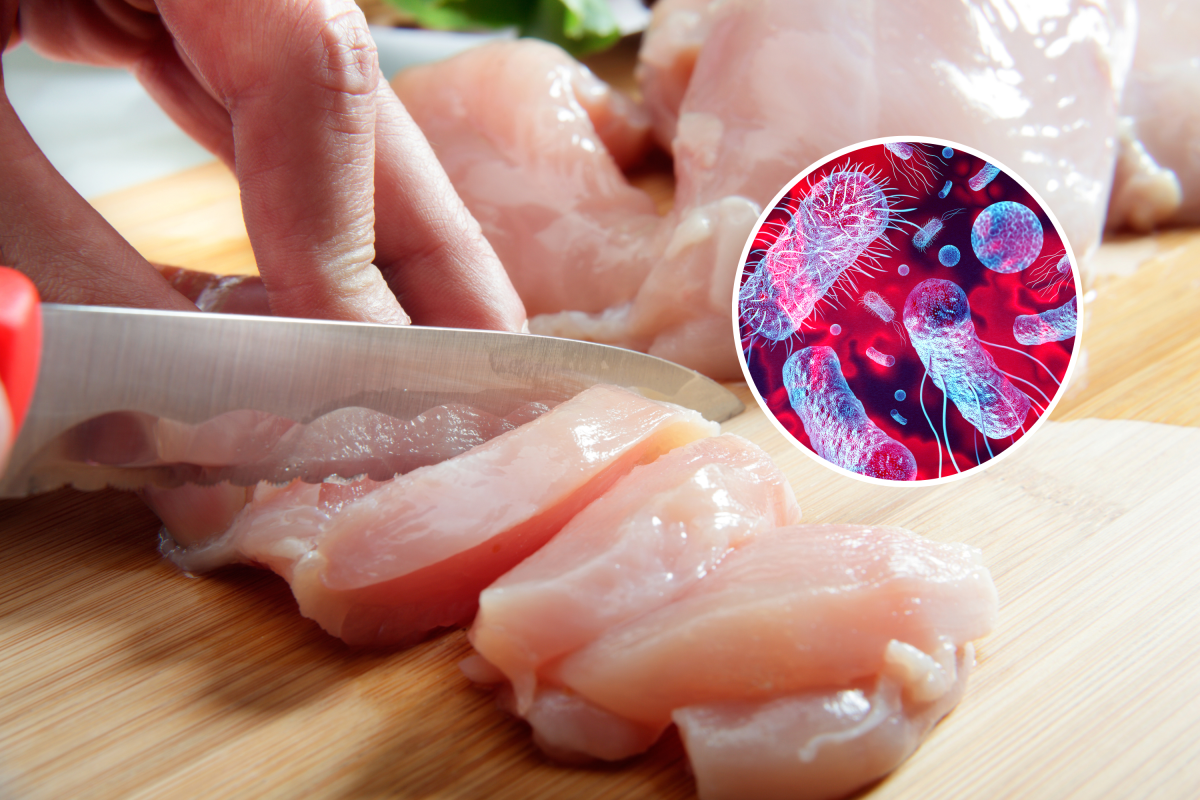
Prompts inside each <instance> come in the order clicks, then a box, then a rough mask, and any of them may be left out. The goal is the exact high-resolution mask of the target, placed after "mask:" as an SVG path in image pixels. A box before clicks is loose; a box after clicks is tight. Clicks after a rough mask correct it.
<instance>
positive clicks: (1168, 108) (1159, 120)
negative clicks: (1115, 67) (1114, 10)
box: [1111, 0, 1200, 231]
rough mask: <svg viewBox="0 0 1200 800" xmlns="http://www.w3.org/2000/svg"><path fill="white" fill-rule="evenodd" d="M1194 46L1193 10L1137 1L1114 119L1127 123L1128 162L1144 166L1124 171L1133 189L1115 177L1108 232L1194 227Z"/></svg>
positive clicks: (1197, 166) (1199, 137)
mask: <svg viewBox="0 0 1200 800" xmlns="http://www.w3.org/2000/svg"><path fill="white" fill-rule="evenodd" d="M1198 40H1200V6H1198V5H1197V4H1196V3H1186V2H1178V0H1140V1H1139V3H1138V33H1137V51H1136V53H1135V55H1134V60H1133V70H1132V71H1131V72H1130V75H1129V83H1128V85H1127V87H1126V89H1125V96H1124V98H1123V100H1122V104H1121V113H1122V114H1126V115H1128V116H1129V117H1130V118H1131V124H1132V130H1131V132H1130V133H1131V142H1130V144H1129V147H1130V150H1131V153H1130V156H1128V157H1127V158H1128V159H1129V160H1134V161H1142V162H1143V164H1142V165H1141V168H1140V169H1138V168H1133V167H1126V170H1125V171H1126V173H1127V174H1129V175H1130V176H1131V183H1132V185H1128V184H1126V183H1124V182H1123V181H1121V180H1120V179H1121V178H1123V177H1124V176H1122V175H1118V180H1119V182H1121V183H1122V186H1120V187H1114V192H1113V209H1112V212H1111V214H1112V216H1113V219H1112V220H1111V224H1112V227H1117V226H1118V225H1120V224H1128V225H1130V226H1131V227H1134V228H1135V229H1138V230H1143V231H1145V230H1149V229H1150V228H1151V227H1154V226H1155V225H1158V224H1162V223H1164V222H1172V223H1183V224H1187V225H1195V224H1197V223H1200V49H1198V45H1197V41H1198ZM1156 166H1157V167H1159V168H1161V169H1163V170H1169V171H1170V173H1173V176H1174V177H1175V178H1176V179H1177V183H1176V184H1175V185H1172V184H1171V182H1170V181H1169V180H1167V179H1166V178H1165V176H1163V175H1161V174H1157V173H1155V171H1154V168H1155V167H1156ZM1119 189H1125V191H1124V192H1122V191H1119ZM1172 190H1174V192H1175V194H1174V195H1172V194H1171V193H1172ZM1180 190H1182V192H1181V193H1180ZM1126 194H1128V195H1129V196H1124V195H1126ZM1172 200H1174V204H1172V203H1171V201H1172Z"/></svg>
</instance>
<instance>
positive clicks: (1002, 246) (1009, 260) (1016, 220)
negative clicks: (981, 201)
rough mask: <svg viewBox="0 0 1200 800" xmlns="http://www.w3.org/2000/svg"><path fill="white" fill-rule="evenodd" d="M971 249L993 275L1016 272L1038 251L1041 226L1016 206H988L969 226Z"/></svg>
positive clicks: (1004, 202)
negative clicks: (994, 273) (995, 273)
mask: <svg viewBox="0 0 1200 800" xmlns="http://www.w3.org/2000/svg"><path fill="white" fill-rule="evenodd" d="M971 249H972V250H974V251H975V255H976V256H977V257H978V258H979V261H980V262H981V263H982V264H983V265H984V266H985V267H987V268H988V269H990V270H992V271H993V272H999V273H1003V274H1009V273H1013V272H1020V271H1021V270H1023V269H1025V268H1026V267H1028V266H1029V265H1030V264H1032V263H1033V262H1034V259H1036V258H1037V257H1038V254H1039V253H1041V252H1042V223H1041V221H1040V220H1038V218H1037V214H1035V213H1033V212H1032V211H1030V210H1029V208H1028V207H1027V206H1024V205H1022V204H1020V203H1014V202H1013V201H1011V200H1002V201H1001V202H999V203H992V204H991V205H990V206H988V207H987V208H985V209H984V210H983V211H980V212H979V216H978V217H976V218H975V222H974V224H973V225H971Z"/></svg>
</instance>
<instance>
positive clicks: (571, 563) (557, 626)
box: [471, 434, 800, 714]
mask: <svg viewBox="0 0 1200 800" xmlns="http://www.w3.org/2000/svg"><path fill="white" fill-rule="evenodd" d="M799 518H800V508H799V506H797V505H796V500H795V496H794V495H793V494H792V489H791V487H790V486H789V485H788V483H787V480H786V479H785V478H784V477H783V474H782V473H781V472H780V471H779V468H778V467H776V466H775V465H774V464H773V463H772V462H771V459H770V457H769V456H767V454H766V453H765V452H763V451H762V450H761V449H760V448H759V447H757V446H756V445H754V444H751V443H750V442H748V441H746V440H745V439H742V438H740V437H737V436H733V435H728V434H727V435H725V436H719V437H716V438H711V439H702V440H700V441H697V442H693V443H691V444H689V445H687V446H686V447H681V448H679V449H678V450H675V451H673V452H671V453H668V454H667V455H665V456H663V457H662V458H659V459H658V460H657V461H655V462H654V463H652V464H647V465H645V466H642V467H638V468H636V469H634V470H633V471H632V472H631V473H629V475H627V476H625V477H624V478H622V479H621V481H620V482H619V483H618V484H616V485H615V486H614V487H613V488H612V489H611V490H609V491H608V493H606V494H605V495H604V496H603V497H601V498H600V499H598V500H596V501H595V502H594V503H592V504H591V505H590V506H588V507H587V508H586V509H584V510H583V511H582V512H580V514H579V515H578V516H576V517H575V519H573V520H571V522H570V523H568V524H567V526H566V527H565V528H563V529H562V531H561V532H560V533H559V534H558V535H557V536H555V537H554V539H553V541H552V542H551V543H550V544H549V545H547V546H546V547H544V548H542V549H541V550H539V551H538V552H537V553H535V554H534V555H533V556H531V557H530V558H529V559H528V560H526V561H524V562H523V563H521V564H520V565H518V566H517V567H516V568H515V569H513V570H512V571H511V572H509V573H508V574H506V575H504V576H503V577H501V578H500V579H499V580H497V581H496V582H495V583H494V584H492V585H491V586H490V587H488V589H487V590H486V591H484V592H483V594H482V596H481V597H480V601H479V602H480V609H479V616H478V617H477V618H476V620H475V623H474V625H473V626H472V628H471V643H472V644H473V645H474V646H475V650H476V652H477V653H479V654H480V655H481V656H482V657H483V658H484V659H486V660H487V661H488V662H489V663H491V664H492V665H493V666H495V667H497V668H498V669H499V670H500V671H501V672H502V673H503V676H504V677H505V678H507V680H508V681H510V682H511V683H512V685H513V687H514V690H515V692H516V701H517V710H518V713H522V714H525V713H526V712H527V711H528V710H529V707H530V705H531V704H532V703H533V701H534V693H535V688H536V686H537V683H538V672H539V670H541V669H542V668H543V667H545V665H546V664H548V663H549V662H551V661H553V660H554V659H556V658H558V657H560V656H563V655H565V654H567V653H571V652H573V651H575V650H577V649H579V648H580V647H582V646H583V645H585V644H587V643H588V642H590V641H592V640H593V639H596V638H597V637H599V636H601V635H602V634H604V633H605V632H606V631H608V630H609V629H611V628H613V627H615V626H617V625H620V624H622V623H624V622H627V621H629V620H631V619H634V618H636V617H638V616H641V615H643V614H645V613H647V612H648V611H651V610H653V609H655V608H658V607H661V606H663V605H666V604H667V603H670V602H671V601H672V599H674V598H675V597H677V596H678V595H679V594H680V593H682V592H683V591H685V590H686V589H687V588H688V587H690V586H692V585H694V584H695V583H696V582H697V581H700V580H701V579H703V578H704V576H705V575H707V574H708V573H709V572H711V571H712V570H713V568H714V567H715V566H716V565H717V564H719V563H720V562H721V560H722V559H724V558H725V557H726V556H727V555H728V554H729V552H730V551H731V550H733V549H735V548H737V547H741V546H742V545H744V544H745V543H746V542H748V541H749V540H751V539H752V538H754V537H755V536H758V535H760V534H762V533H767V532H770V531H771V530H773V529H774V528H776V527H779V526H781V525H788V524H793V523H795V522H797V521H798V520H799Z"/></svg>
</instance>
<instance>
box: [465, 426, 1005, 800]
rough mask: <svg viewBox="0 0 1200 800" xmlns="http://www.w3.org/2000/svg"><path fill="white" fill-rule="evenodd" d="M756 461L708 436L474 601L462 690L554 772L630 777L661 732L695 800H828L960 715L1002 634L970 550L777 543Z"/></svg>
mask: <svg viewBox="0 0 1200 800" xmlns="http://www.w3.org/2000/svg"><path fill="white" fill-rule="evenodd" d="M754 450H756V448H754V447H753V445H749V444H748V443H743V442H741V440H738V439H736V438H735V437H728V436H722V437H719V438H717V439H708V440H705V441H702V442H696V443H693V444H691V445H688V446H687V447H685V448H681V449H680V450H677V451H675V452H673V453H671V454H669V455H667V456H664V457H663V458H660V459H659V460H658V461H656V462H654V463H653V464H650V465H648V466H645V467H641V468H639V469H638V470H635V471H634V472H632V473H630V475H629V476H627V477H626V478H625V479H624V480H623V481H622V482H621V483H619V484H617V485H616V486H614V487H613V489H612V490H610V492H609V493H608V494H606V495H605V496H604V497H602V498H600V499H599V500H597V501H596V502H594V503H593V504H592V505H591V506H589V507H588V508H587V509H586V510H585V511H584V512H582V513H581V514H580V515H579V516H578V517H577V518H576V519H575V520H574V521H572V523H571V524H570V525H568V526H567V527H566V528H564V529H563V531H562V532H561V533H560V534H559V535H558V536H557V537H555V538H554V540H553V541H552V542H551V543H550V544H548V545H547V546H546V547H545V548H543V549H542V550H541V551H539V553H538V554H537V555H536V556H535V557H533V558H531V559H530V560H529V561H526V562H525V563H523V564H521V565H520V566H519V567H517V568H516V569H514V570H513V571H512V572H510V573H509V574H507V575H505V576H504V577H503V578H501V579H500V580H499V581H497V582H496V584H494V585H493V586H492V587H490V588H489V589H488V590H487V591H485V592H484V594H483V596H482V598H481V608H480V614H479V616H478V617H477V619H476V622H475V624H474V626H473V627H472V629H471V641H472V644H474V645H475V648H476V653H477V654H476V655H474V656H472V657H471V658H469V659H468V660H467V661H464V662H463V671H464V672H465V673H466V674H467V676H468V677H470V678H471V679H472V680H475V681H477V682H480V683H493V684H500V688H499V701H500V705H501V706H502V707H503V708H505V709H506V710H509V711H511V712H512V713H514V714H517V715H519V716H521V717H523V718H524V719H525V720H526V721H528V722H529V723H530V725H531V726H532V728H533V735H534V740H535V742H536V743H537V744H538V746H539V747H541V748H542V749H543V750H544V751H545V752H546V753H547V754H549V755H551V756H553V757H555V758H558V759H560V760H564V761H570V762H577V761H583V760H586V759H588V758H600V759H605V760H618V759H622V758H627V757H629V756H632V755H635V754H637V753H640V752H643V751H644V750H645V749H646V748H648V747H650V745H652V744H653V743H654V742H655V741H656V740H657V739H658V737H659V736H660V735H661V733H662V732H663V730H665V729H666V727H667V726H668V725H670V724H671V723H672V722H674V723H675V724H677V725H678V726H679V728H680V732H681V734H682V736H683V739H684V743H685V745H686V747H687V749H688V755H689V758H690V759H691V761H692V766H693V769H694V771H695V773H696V776H697V782H698V786H699V790H700V795H701V797H702V798H705V800H707V799H708V798H737V797H755V798H767V799H769V798H775V797H780V798H783V797H788V798H792V797H804V798H808V797H813V798H818V797H836V796H840V795H843V794H845V793H847V792H849V791H851V790H853V789H855V788H858V787H860V786H862V785H865V784H866V783H869V782H870V781H872V780H875V779H877V778H878V777H880V776H881V775H883V774H885V773H886V772H888V771H889V770H891V769H893V768H895V766H896V765H897V764H899V763H900V762H901V761H903V760H904V759H905V758H907V757H908V755H909V754H911V752H912V751H913V750H914V749H915V748H916V746H917V745H918V744H919V743H920V741H921V739H922V738H923V737H924V736H925V735H926V734H927V733H928V731H929V730H930V728H932V726H933V725H934V724H935V723H936V722H937V721H938V720H939V719H941V718H942V717H943V716H944V715H945V714H946V713H948V712H949V710H950V709H951V708H953V707H954V705H955V704H956V703H957V702H958V700H959V698H960V697H961V696H962V693H963V691H964V689H965V687H966V680H967V675H968V673H969V671H970V668H971V666H972V664H973V654H974V651H973V649H972V646H971V644H970V642H971V640H972V639H975V638H978V637H980V636H983V635H984V634H986V633H987V632H988V631H990V630H991V628H992V626H993V625H994V623H995V618H996V613H997V598H996V591H995V587H994V585H993V584H992V581H991V576H990V575H989V574H988V571H987V570H986V569H985V568H984V567H983V566H982V565H981V563H980V554H979V551H978V550H976V549H975V548H973V547H969V546H967V545H960V544H945V543H938V542H932V541H928V540H925V539H922V538H920V537H918V536H916V535H914V534H912V533H909V532H908V531H904V530H901V529H899V528H867V527H860V526H851V525H807V526H795V525H793V526H785V527H778V528H773V527H771V526H772V525H774V524H775V523H776V521H778V520H780V519H788V518H794V517H795V516H798V509H795V507H794V506H793V505H792V504H791V502H790V493H789V492H786V491H783V490H784V489H785V487H786V484H785V483H780V481H781V479H780V478H777V477H775V476H774V474H773V471H772V470H771V469H769V461H765V460H760V459H759V457H757V456H756V455H755V454H754ZM671 484H674V488H668V487H670V486H671ZM764 492H765V493H764ZM781 492H782V493H781ZM706 493H707V494H708V495H709V496H710V497H711V499H709V500H707V501H704V500H701V501H700V502H697V501H696V499H695V498H698V497H701V498H702V497H703V495H704V494H706ZM730 510H734V511H735V513H732V514H731V513H730ZM706 517H707V519H706ZM706 549H707V551H708V552H707V553H706V552H705V551H706Z"/></svg>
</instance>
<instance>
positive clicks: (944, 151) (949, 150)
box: [942, 147, 954, 158]
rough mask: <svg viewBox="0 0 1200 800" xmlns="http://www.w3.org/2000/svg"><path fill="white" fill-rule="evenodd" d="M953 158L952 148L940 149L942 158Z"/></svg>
mask: <svg viewBox="0 0 1200 800" xmlns="http://www.w3.org/2000/svg"><path fill="white" fill-rule="evenodd" d="M953 157H954V148H953V147H943V148H942V158H953Z"/></svg>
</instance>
